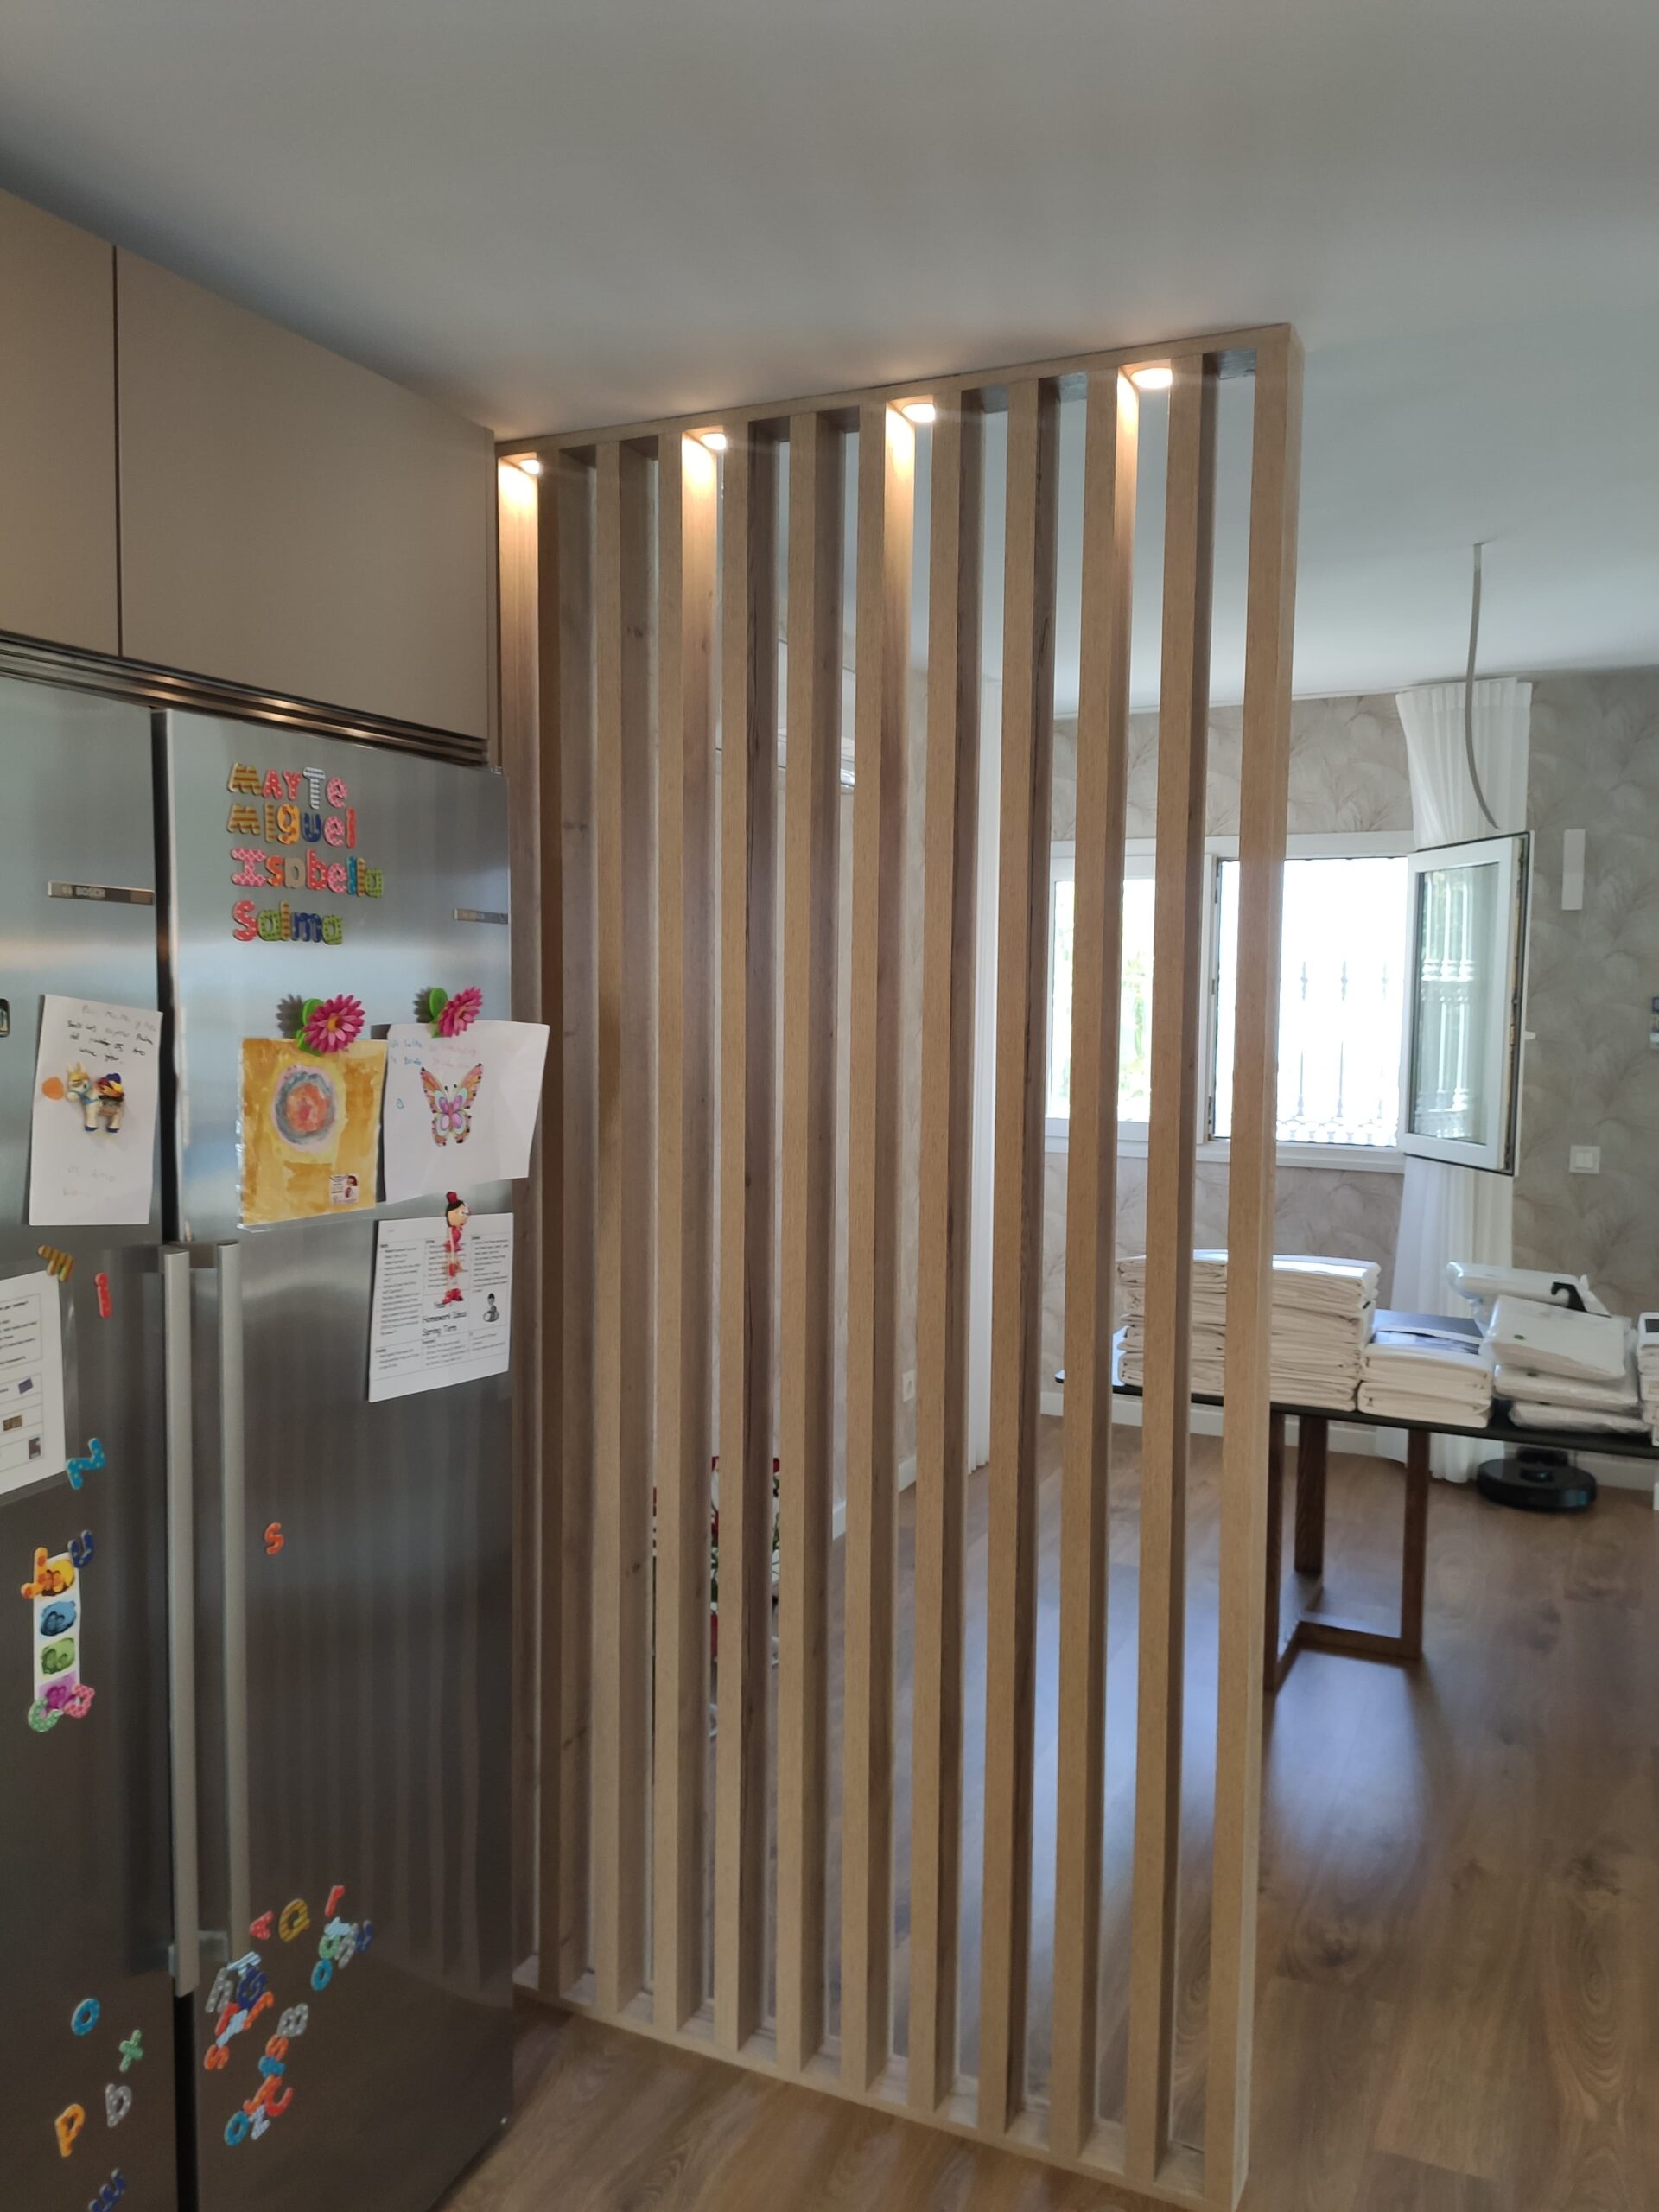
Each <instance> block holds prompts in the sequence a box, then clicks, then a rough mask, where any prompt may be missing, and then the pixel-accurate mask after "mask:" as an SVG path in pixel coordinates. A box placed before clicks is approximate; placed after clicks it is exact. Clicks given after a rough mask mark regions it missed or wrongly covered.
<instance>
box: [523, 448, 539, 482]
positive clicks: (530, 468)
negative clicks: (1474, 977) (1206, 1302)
mask: <svg viewBox="0 0 1659 2212" xmlns="http://www.w3.org/2000/svg"><path fill="white" fill-rule="evenodd" d="M518 466H519V467H520V468H522V469H523V470H524V474H525V475H526V476H539V475H540V474H541V473H542V464H541V462H540V461H538V460H537V458H536V455H535V454H533V453H527V454H525V455H524V459H523V460H522V461H520V462H519V464H518Z"/></svg>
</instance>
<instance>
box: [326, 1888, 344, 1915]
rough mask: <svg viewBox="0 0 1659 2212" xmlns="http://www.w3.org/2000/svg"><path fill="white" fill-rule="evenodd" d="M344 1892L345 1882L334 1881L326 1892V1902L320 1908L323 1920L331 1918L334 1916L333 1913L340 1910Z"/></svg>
mask: <svg viewBox="0 0 1659 2212" xmlns="http://www.w3.org/2000/svg"><path fill="white" fill-rule="evenodd" d="M345 1894H346V1885H345V1883H344V1882H336V1883H335V1884H334V1888H333V1889H332V1890H330V1891H329V1892H328V1902H327V1904H326V1905H324V1907H323V1908H322V1916H323V1918H324V1919H325V1920H332V1919H333V1918H334V1915H335V1913H336V1912H338V1911H339V1910H340V1899H341V1897H344V1896H345Z"/></svg>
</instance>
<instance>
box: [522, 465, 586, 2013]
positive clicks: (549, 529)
mask: <svg viewBox="0 0 1659 2212" xmlns="http://www.w3.org/2000/svg"><path fill="white" fill-rule="evenodd" d="M537 609H538V613H537V635H538V640H539V655H538V665H537V713H538V715H539V718H540V725H541V741H542V786H541V791H542V809H541V824H542V866H543V871H544V872H545V873H544V880H543V907H542V924H543V931H545V932H546V935H545V936H544V938H543V947H542V958H543V982H545V981H546V979H547V978H548V977H549V976H553V977H558V978H562V985H561V988H560V1008H561V1014H562V1020H561V1023H560V1024H559V1025H558V1026H556V1027H555V1029H554V1033H553V1036H552V1038H551V1039H550V1044H549V1051H548V1056H547V1074H546V1078H545V1084H546V1087H545V1089H544V1091H543V1101H544V1103H543V1115H544V1117H545V1118H544V1121H543V1138H542V1141H543V1161H544V1173H543V1182H542V1203H543V1212H542V1239H543V1253H544V1255H545V1256H546V1266H547V1271H548V1272H547V1275H546V1277H545V1278H544V1283H545V1292H546V1298H545V1303H544V1305H543V1324H544V1335H543V1358H544V1360H545V1362H546V1364H547V1369H548V1371H549V1373H550V1374H557V1375H558V1376H559V1377H560V1378H561V1385H562V1389H561V1396H560V1398H559V1400H558V1401H556V1410H555V1412H554V1413H553V1414H552V1415H551V1416H550V1419H549V1421H548V1423H547V1427H546V1430H545V1433H544V1446H545V1449H546V1452H547V1455H548V1469H549V1486H548V1488H547V1490H546V1491H545V1493H544V1495H543V1512H542V1554H541V1557H542V1605H543V1616H542V1745H543V1751H542V1770H543V1777H544V1779H545V1777H549V1776H551V1777H554V1784H555V1795H554V1796H553V1799H552V1801H551V1803H550V1804H546V1803H544V1804H543V1813H542V1900H541V1964H540V1973H541V1986H542V1989H543V1993H545V1994H546V1995H549V1996H557V1995H558V1994H559V1993H561V1992H562V1991H563V1990H567V1989H569V1988H570V1987H572V1986H574V1985H575V1983H576V1982H577V1981H579V1980H581V1979H582V1975H583V1974H585V1973H586V1971H587V1968H588V1961H589V1957H590V1939H591V1926H592V1918H591V1913H590V1910H589V1904H590V1899H589V1872H590V1864H591V1835H592V1808H593V1796H592V1779H593V1738H592V1729H591V1719H592V1711H591V1702H590V1700H591V1695H592V1688H593V1620H594V1613H593V1527H594V1228H595V1217H594V1162H595V1147H596V1144H597V1126H596V1123H597V1090H596V1080H597V1076H596V1065H595V1062H596V1025H597V1007H596V998H597V990H598V977H597V972H596V968H595V954H596V943H595V938H596V917H595V907H594V842H593V806H594V675H593V644H594V639H593V471H592V469H591V468H590V467H588V466H586V465H585V464H584V463H582V462H581V461H576V460H574V459H572V458H570V457H569V456H568V455H562V456H561V457H560V458H559V460H558V461H556V462H554V463H550V465H549V466H548V467H547V468H546V469H545V471H544V472H543V476H542V480H541V485H540V487H539V497H538V500H537ZM554 853H557V854H558V855H559V856H560V857H559V859H558V861H557V862H555V861H552V860H550V855H551V854H554ZM555 868H556V870H557V877H558V880H559V885H560V889H561V892H562V896H561V897H559V898H555V897H554V896H553V893H552V888H551V884H552V880H553V871H554V869H555ZM554 931H557V932H558V936H557V938H555V936H554ZM550 1019H551V1016H550ZM561 1122H562V1123H563V1142H562V1144H557V1148H555V1147H556V1136H555V1130H556V1128H557V1127H558V1126H559V1124H560V1123H561ZM555 1210H556V1213H557V1218H555V1217H554V1214H555ZM556 1255H557V1256H556ZM555 1467H556V1471H557V1475H558V1483H557V1488H556V1489H555V1488H554V1486H553V1483H552V1476H553V1473H554V1471H555Z"/></svg>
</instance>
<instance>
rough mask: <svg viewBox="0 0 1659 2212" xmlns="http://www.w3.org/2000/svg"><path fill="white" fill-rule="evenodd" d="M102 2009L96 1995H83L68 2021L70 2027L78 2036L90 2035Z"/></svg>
mask: <svg viewBox="0 0 1659 2212" xmlns="http://www.w3.org/2000/svg"><path fill="white" fill-rule="evenodd" d="M103 2009H104V2008H103V2006H102V2005H100V2004H99V2001H98V1999H97V1998H96V1997H83V1998H82V1999H81V2000H80V2002H79V2005H76V2007H75V2010H74V2017H73V2018H72V2019H71V2021H70V2023H69V2025H70V2027H71V2029H72V2030H73V2032H74V2033H75V2034H76V2035H78V2036H89V2035H91V2033H92V2030H93V2029H94V2028H95V2027H96V2026H97V2025H98V2016H99V2013H100V2012H102V2011H103Z"/></svg>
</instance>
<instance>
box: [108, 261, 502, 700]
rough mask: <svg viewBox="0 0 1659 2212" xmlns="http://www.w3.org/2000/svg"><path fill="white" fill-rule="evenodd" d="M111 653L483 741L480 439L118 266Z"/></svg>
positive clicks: (289, 338) (488, 625)
mask: <svg viewBox="0 0 1659 2212" xmlns="http://www.w3.org/2000/svg"><path fill="white" fill-rule="evenodd" d="M116 261H117V265H116V295H117V312H118V321H119V336H120V367H119V385H120V433H121V562H122V650H123V651H124V652H125V653H126V654H127V655H128V656H129V657H130V658H134V659H137V660H143V661H153V662H156V663H159V664H162V666H165V667H168V668H176V669H181V670H184V671H188V672H189V673H190V674H192V675H200V676H211V677H220V678H223V679H226V680H227V681H230V682H232V683H245V684H251V685H252V686H254V687H256V688H257V689H259V690H271V691H277V692H283V693H286V694H290V695H292V696H296V697H299V698H303V699H313V700H317V701H320V702H323V703H325V704H327V705H329V706H337V707H350V708H354V709H358V710H359V711H361V712H365V713H370V714H377V715H387V716H391V717H393V718H395V719H397V720H399V721H411V722H423V723H426V724H429V725H430V726H432V727H434V728H441V729H449V730H459V731H462V732H464V733H465V734H467V735H469V736H474V737H480V738H481V737H485V736H486V735H487V734H488V732H489V721H490V712H491V699H492V691H493V677H492V668H493V652H494V640H493V633H492V601H493V575H494V549H493V533H494V528H495V465H494V456H493V445H492V442H491V439H490V435H489V433H488V432H487V431H486V430H483V429H480V428H479V427H478V426H477V425H476V424H475V423H467V422H463V421H461V418H460V417H459V416H453V415H449V414H447V413H446V412H445V411H444V410H442V408H438V407H435V406H433V405H432V404H430V402H429V401H427V400H424V399H421V398H418V397H416V395H415V394H414V393H413V392H409V391H404V390H403V388H402V387H401V386H400V385H394V384H391V383H389V382H388V381H387V380H386V379H385V378H384V377H378V376H375V375H373V374H372V372H370V371H369V370H367V369H363V368H359V367H358V366H357V365H355V364H354V363H352V362H350V361H344V360H341V359H340V358H339V357H338V356H337V355H335V354H333V353H327V352H325V351H324V349H323V348H322V347H321V346H314V345H312V344H311V343H310V342H309V340H306V339H303V338H296V336H294V334H292V333H291V332H289V331H285V330H280V329H278V328H277V327H276V325H275V324H272V323H269V322H265V321H262V320H261V318H260V317H259V316H257V315H250V314H249V313H248V312H247V311H246V310H245V308H238V307H233V306H232V305H231V304H230V302H227V301H225V300H220V299H216V298H215V297H214V296H213V295H212V294H211V293H209V292H204V291H202V290H201V289H199V287H197V286H196V285H194V284H188V283H185V281H184V280H183V278H181V277H175V276H173V275H172V274H171V273H170V272H169V271H168V270H164V269H158V268H157V267H156V265H155V264H153V263H151V262H147V261H141V260H139V259H138V258H137V257H136V256H134V255H132V254H128V253H120V254H118V256H117V257H116Z"/></svg>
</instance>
